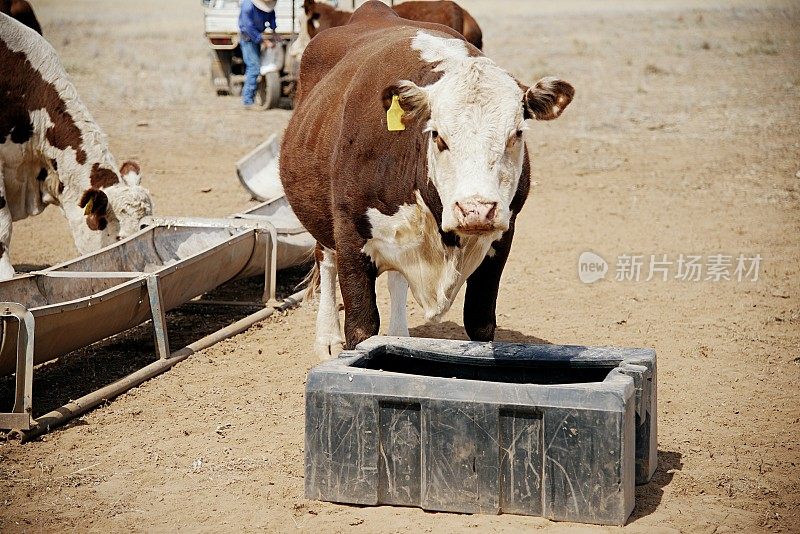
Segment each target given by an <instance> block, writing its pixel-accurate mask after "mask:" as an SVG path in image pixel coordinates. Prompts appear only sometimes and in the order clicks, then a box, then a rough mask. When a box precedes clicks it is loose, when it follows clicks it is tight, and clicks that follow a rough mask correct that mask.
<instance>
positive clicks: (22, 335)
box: [0, 302, 36, 430]
mask: <svg viewBox="0 0 800 534" xmlns="http://www.w3.org/2000/svg"><path fill="white" fill-rule="evenodd" d="M0 317H13V318H15V319H17V321H19V331H18V334H17V335H18V336H19V338H18V342H17V370H16V389H15V391H14V393H15V396H14V407H13V408H12V409H11V413H0V427H2V428H11V429H18V430H29V429H30V428H31V422H32V413H33V347H34V344H33V341H34V340H33V338H34V333H35V326H36V322H35V319H34V317H33V314H32V313H31V312H30V311H28V309H27V308H26V307H25V306H23V305H22V304H19V303H16V302H2V303H0Z"/></svg>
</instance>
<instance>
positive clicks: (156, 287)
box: [147, 274, 170, 360]
mask: <svg viewBox="0 0 800 534" xmlns="http://www.w3.org/2000/svg"><path fill="white" fill-rule="evenodd" d="M147 296H148V298H149V299H150V314H151V315H152V317H153V334H154V335H155V338H156V339H155V341H156V354H158V357H159V359H162V360H165V359H167V358H169V354H170V353H169V332H168V331H167V314H166V311H164V306H163V304H162V302H163V300H164V299H163V297H162V295H161V284H159V282H158V277H157V276H156V275H154V274H149V275H147Z"/></svg>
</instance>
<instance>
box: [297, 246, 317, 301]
mask: <svg viewBox="0 0 800 534" xmlns="http://www.w3.org/2000/svg"><path fill="white" fill-rule="evenodd" d="M313 256H314V265H313V266H312V267H311V270H310V271H309V272H308V274H307V275H306V276H305V277H304V278H303V279H302V280H301V281H300V283H299V284H297V287H298V288H299V287H302V286H305V288H306V292H305V294H304V295H303V300H304V301H305V302H311V301H312V300H313V299H314V296H315V295H316V294H317V292H318V291H319V262H321V261H322V245H320V244H319V243H317V246H316V247H314V252H313Z"/></svg>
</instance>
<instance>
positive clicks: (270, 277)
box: [261, 224, 278, 304]
mask: <svg viewBox="0 0 800 534" xmlns="http://www.w3.org/2000/svg"><path fill="white" fill-rule="evenodd" d="M263 231H264V232H266V233H268V235H269V237H268V239H267V243H266V247H264V248H265V249H266V251H265V256H266V257H265V259H264V262H265V263H264V294H263V295H262V297H261V301H262V302H263V303H264V304H274V303H275V291H276V288H277V285H278V231H277V230H276V229H275V227H274V226H272V225H271V224H270V225H269V227H268V228H267V229H265V230H263Z"/></svg>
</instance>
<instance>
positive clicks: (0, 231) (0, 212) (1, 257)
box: [0, 166, 14, 280]
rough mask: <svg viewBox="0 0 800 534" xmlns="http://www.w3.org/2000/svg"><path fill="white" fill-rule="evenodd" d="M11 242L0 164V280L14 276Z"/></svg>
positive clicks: (8, 214)
mask: <svg viewBox="0 0 800 534" xmlns="http://www.w3.org/2000/svg"><path fill="white" fill-rule="evenodd" d="M10 244H11V209H10V208H9V207H8V200H7V199H6V187H5V184H4V183H3V169H2V166H0V280H9V279H11V278H13V277H14V266H13V265H11V256H10V255H9V251H8V247H9V245H10Z"/></svg>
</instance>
